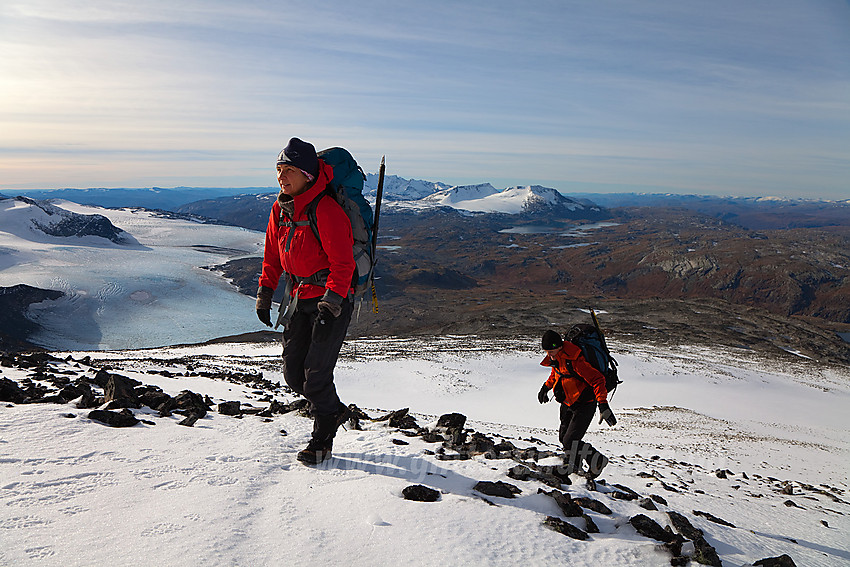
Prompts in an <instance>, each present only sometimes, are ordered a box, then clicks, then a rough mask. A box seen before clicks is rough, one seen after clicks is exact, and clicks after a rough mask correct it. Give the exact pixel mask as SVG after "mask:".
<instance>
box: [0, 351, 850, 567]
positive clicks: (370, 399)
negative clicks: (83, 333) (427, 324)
mask: <svg viewBox="0 0 850 567" xmlns="http://www.w3.org/2000/svg"><path fill="white" fill-rule="evenodd" d="M536 346H537V341H536V340H531V339H529V340H528V341H527V342H525V343H523V342H509V341H503V342H497V343H494V342H493V341H489V340H488V341H483V340H480V339H476V338H475V337H434V338H432V339H427V338H417V339H416V340H402V339H396V340H358V341H353V342H350V343H348V344H347V345H346V348H345V350H344V351H343V356H342V359H341V364H340V367H339V372H338V374H337V386H338V388H339V391H340V395H341V396H342V397H343V399H344V400H345V401H346V402H353V403H356V404H357V405H358V406H359V407H361V408H364V409H365V410H366V411H367V413H368V414H369V416H370V417H375V418H377V417H381V416H383V415H384V414H386V413H387V411H389V410H396V409H399V408H404V407H409V408H410V409H411V412H413V414H414V416H415V417H416V419H417V421H418V423H419V425H420V426H424V427H429V426H433V425H434V422H435V420H436V417H437V416H438V415H441V414H444V413H449V412H460V413H463V414H465V415H467V416H468V417H469V421H468V422H467V428H470V429H474V430H475V431H476V432H478V433H481V434H484V435H486V436H489V437H491V438H493V439H494V440H496V441H499V442H509V443H511V444H513V445H514V446H516V447H517V448H519V449H528V448H530V447H537V448H538V449H539V450H541V451H546V450H557V445H556V431H555V427H556V425H557V413H558V410H557V408H556V407H555V404H554V403H549V404H546V405H539V404H538V403H537V400H536V392H537V390H538V389H539V386H540V384H541V383H542V382H543V380H544V378H545V376H546V369H544V368H541V367H540V366H539V364H538V363H539V360H540V359H541V353H540V352H538V351H536V350H535V348H536ZM612 346H613V348H614V350H615V351H616V352H617V353H620V354H619V360H620V363H621V366H620V368H621V374H622V376H623V378H624V380H625V382H624V384H623V385H622V386H621V387H620V390H619V391H618V392H617V394H616V395H615V396H614V399H613V402H612V408H613V410H614V411H615V412H616V414H617V417H618V420H619V422H618V424H617V426H615V427H613V428H609V427H607V426H599V425H598V424H597V423H596V422H595V421H594V423H593V424H592V426H591V430H590V432H589V433H588V440H589V441H591V442H592V443H593V444H594V446H596V447H597V448H599V449H600V450H602V451H604V452H605V453H607V454H608V455H609V456H611V463H610V464H609V465H608V467H607V468H606V469H605V471H604V473H603V475H602V479H603V480H604V484H603V483H602V482H600V483H598V484H597V486H596V487H595V488H594V487H590V486H586V485H585V484H584V481H583V479H581V478H580V477H577V476H575V475H573V476H572V481H573V483H572V485H569V486H567V485H563V486H561V488H560V490H561V491H562V492H564V493H566V494H568V495H570V496H571V497H572V498H573V499H577V498H592V499H594V500H596V501H598V502H601V503H603V504H604V505H605V506H607V508H609V509H610V512H611V513H610V514H608V513H604V512H600V511H595V510H591V509H587V508H585V509H584V510H585V511H584V513H585V515H586V517H585V518H582V517H580V516H579V517H569V516H566V515H565V514H564V512H563V510H562V509H561V508H559V506H558V505H557V504H556V503H555V501H554V499H553V498H551V497H550V496H548V495H547V494H544V493H541V492H540V491H541V490H543V491H545V492H550V491H552V490H553V488H552V487H551V486H547V485H545V484H543V483H542V482H540V481H537V480H517V479H515V478H512V477H509V476H508V474H507V473H508V471H509V470H510V469H511V468H512V467H514V466H515V465H517V464H518V462H517V460H516V459H519V460H521V461H523V462H524V463H525V464H526V465H528V466H536V465H546V464H555V465H556V464H557V463H558V458H557V457H544V458H542V459H540V460H539V461H538V462H537V463H535V462H534V460H533V459H531V458H530V457H524V458H523V457H518V456H516V455H515V456H514V458H491V457H488V456H487V455H484V454H473V455H472V456H471V458H468V459H465V460H441V458H440V455H441V452H440V451H444V453H442V454H444V455H446V457H450V456H451V455H454V454H455V452H454V451H453V450H451V449H444V448H443V447H442V445H441V443H433V442H428V441H426V440H425V439H424V438H422V437H421V436H419V435H416V434H414V430H411V429H408V430H405V431H407V433H405V431H402V430H400V429H398V428H397V427H394V426H390V425H389V424H388V422H387V421H369V420H367V421H363V422H362V424H363V429H362V430H354V429H352V430H347V431H340V433H339V435H338V436H337V439H336V442H335V445H334V457H333V459H331V460H330V461H329V462H328V463H327V464H326V465H323V466H322V467H319V468H308V467H305V466H302V465H301V464H299V463H297V462H296V461H295V458H294V457H295V453H296V452H297V451H298V450H300V449H301V448H302V447H303V446H304V444H305V443H306V440H307V438H308V436H309V431H310V427H311V422H310V420H308V419H307V418H305V417H302V416H300V415H298V414H297V412H288V413H282V414H281V413H272V414H270V415H269V416H266V417H263V416H259V415H251V414H250V412H251V410H252V408H253V409H254V410H259V409H265V408H268V407H269V406H270V402H271V401H272V400H277V401H278V402H281V403H288V402H291V401H293V400H294V396H293V395H291V394H289V393H286V392H285V390H284V389H281V388H277V387H275V385H274V383H275V382H282V377H281V375H280V372H279V352H278V348H279V347H277V346H274V345H256V344H230V345H217V346H207V347H186V348H167V349H153V350H147V351H132V352H91V353H85V352H72V353H56V354H57V356H58V358H57V359H56V360H55V361H51V362H49V363H46V364H45V365H44V366H42V367H39V368H31V369H30V370H26V369H24V368H21V367H16V366H15V364H12V366H9V365H4V368H3V369H2V372H3V376H4V377H6V378H10V379H11V380H14V381H16V382H18V383H23V381H24V379H25V378H26V377H27V376H33V375H35V374H36V373H37V372H38V371H40V372H41V374H40V375H36V376H35V377H34V380H36V382H38V383H40V384H50V383H51V379H50V378H49V377H48V376H47V375H48V374H52V375H53V376H54V377H64V378H65V379H67V380H77V379H78V378H79V377H88V378H89V379H91V377H93V376H94V375H95V373H96V371H97V370H98V369H100V368H102V367H104V366H106V365H109V367H110V368H111V372H116V373H119V374H121V375H124V376H127V377H130V378H134V379H137V380H139V381H141V382H143V383H144V384H151V385H157V386H159V387H160V388H162V390H164V391H165V392H166V393H168V394H171V395H176V394H178V393H179V392H181V391H182V390H191V391H193V392H196V393H199V394H201V395H207V396H210V398H211V401H212V402H213V405H214V406H215V405H216V404H219V403H221V402H224V401H239V402H240V406H241V408H242V409H243V410H244V411H245V413H244V415H242V416H241V418H236V417H230V416H226V415H224V414H222V413H218V412H215V411H214V412H211V413H209V414H207V416H206V417H204V418H202V419H200V420H199V421H198V422H197V423H196V424H195V425H194V427H180V426H178V425H177V422H178V421H180V420H182V419H183V417H184V416H182V415H174V416H171V417H160V416H159V414H158V412H156V411H153V410H151V409H150V408H148V407H145V408H143V409H134V410H128V411H131V412H132V413H133V414H135V416H136V417H138V418H140V419H142V420H144V421H143V422H142V423H139V424H138V425H136V426H134V427H131V428H126V429H114V428H109V427H105V426H103V425H102V424H100V423H98V422H95V421H93V420H91V419H89V418H88V417H87V416H88V414H89V411H90V410H80V409H77V408H76V407H75V405H74V403H66V404H49V403H40V404H3V407H2V411H0V436H1V437H0V438H1V439H2V443H0V503H2V505H0V534H2V537H3V545H2V546H0V564H3V565H16V566H25V567H27V566H30V565H32V566H35V565H38V566H39V567H42V566H47V567H52V566H66V565H130V564H133V565H162V566H172V565H173V566H177V565H210V566H217V565H296V566H297V565H315V564H322V565H354V566H360V565H363V566H367V565H368V566H373V565H417V566H418V565H433V566H453V565H457V566H464V567H465V566H469V565H505V566H510V567H514V566H517V565H533V566H535V567H536V566H546V565H553V566H556V565H557V566H563V565H571V566H576V567H582V566H587V567H599V566H600V565H612V566H635V567H646V566H665V565H670V560H671V555H670V553H669V552H668V551H666V550H665V549H664V548H663V547H662V546H661V544H660V542H658V541H655V540H653V539H649V538H647V537H645V536H643V535H640V534H639V533H638V532H637V531H636V529H635V528H634V527H633V526H632V525H631V524H630V521H629V520H630V519H632V518H635V517H636V516H638V515H640V514H643V515H645V516H647V517H649V518H651V519H653V520H655V521H656V522H658V523H659V524H660V525H662V526H666V525H668V524H670V523H671V519H670V515H669V514H668V513H669V512H678V513H680V514H682V515H683V516H686V517H687V518H688V519H689V520H690V522H691V523H692V524H693V525H694V527H696V528H698V529H700V530H702V531H703V532H704V537H705V540H706V541H707V542H708V543H709V544H710V545H711V546H713V547H714V548H715V549H716V551H717V553H718V554H719V557H720V559H721V560H722V562H723V563H722V564H723V565H724V566H725V567H732V566H734V567H739V566H742V565H751V564H752V563H753V562H755V561H756V560H758V559H761V558H765V557H776V556H779V555H781V554H787V555H789V556H790V557H792V558H793V560H794V561H795V563H796V565H798V566H800V567H803V566H808V567H835V566H841V565H850V538H848V537H847V534H848V530H850V502H848V497H847V490H848V488H850V486H848V483H847V477H846V463H847V462H848V459H850V443H848V441H847V438H846V434H845V432H846V431H847V429H848V427H850V422H848V416H847V413H846V411H845V410H846V407H847V404H848V401H850V400H849V399H848V398H850V385H849V383H848V380H850V375H848V372H847V371H846V369H845V370H841V371H838V370H827V369H823V368H818V367H817V366H816V365H813V364H809V363H806V362H804V361H801V362H800V364H799V365H797V366H794V367H788V366H786V367H784V368H779V367H776V366H774V365H773V364H772V363H770V362H769V361H763V360H755V359H753V358H752V357H743V356H741V355H740V354H736V353H734V352H727V351H720V350H714V351H711V350H706V349H701V348H694V349H679V350H675V351H671V350H666V349H661V348H658V347H650V346H645V345H637V344H623V343H616V344H613V345H612ZM66 356H71V357H72V359H71V360H65V358H66ZM18 362H19V363H20V362H21V361H18ZM258 371H261V372H262V374H263V375H262V377H260V376H259V374H258ZM39 376H40V377H39ZM57 380H58V378H57ZM55 387H56V386H55V385H51V388H55ZM253 413H256V411H254V412H253ZM468 433H469V434H470V435H471V434H472V433H471V431H470V432H468ZM479 481H491V482H507V483H510V484H512V485H514V486H515V487H517V488H518V489H519V490H520V491H521V492H520V493H519V494H518V495H517V496H516V498H504V497H498V496H487V495H485V494H483V493H481V492H479V491H478V490H476V489H475V486H476V483H477V482H479ZM413 484H420V485H424V486H427V487H430V488H433V489H435V490H437V491H438V492H439V493H440V495H439V500H438V501H436V502H430V503H426V502H413V501H409V500H405V499H404V498H403V497H402V491H403V490H404V489H405V488H406V487H408V486H410V485H413ZM626 489H632V490H633V491H635V492H636V493H637V494H638V495H639V496H640V497H641V498H644V499H645V498H649V500H650V501H651V503H652V504H650V503H649V502H641V500H640V499H637V500H628V499H624V497H623V495H624V494H626V493H625V492H624V491H625V490H626ZM642 504H643V505H644V506H647V507H655V508H656V509H654V510H652V509H647V508H644V507H642ZM548 516H553V517H557V518H560V519H562V520H563V521H566V522H568V523H570V524H572V525H574V526H576V527H578V528H580V529H585V528H587V527H588V526H589V524H588V523H587V518H589V519H591V520H592V522H593V523H594V524H595V525H596V526H597V527H598V529H599V533H591V534H590V537H589V539H587V540H585V541H579V540H575V539H571V538H569V537H566V536H564V535H561V534H559V533H556V532H554V531H552V530H550V529H548V528H547V527H546V526H544V524H543V521H544V519H545V518H547V517H548ZM718 521H722V522H725V524H720V523H717V522H718ZM683 550H684V553H685V554H686V555H688V554H690V555H691V556H693V555H694V547H693V545H690V544H687V543H686V544H685V545H684V546H683ZM695 564H696V563H692V565H695Z"/></svg>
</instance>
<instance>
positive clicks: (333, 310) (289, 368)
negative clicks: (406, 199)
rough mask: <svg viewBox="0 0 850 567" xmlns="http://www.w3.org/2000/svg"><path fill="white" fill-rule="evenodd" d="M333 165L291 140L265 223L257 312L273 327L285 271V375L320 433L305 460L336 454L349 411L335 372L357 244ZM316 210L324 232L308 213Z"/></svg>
mask: <svg viewBox="0 0 850 567" xmlns="http://www.w3.org/2000/svg"><path fill="white" fill-rule="evenodd" d="M331 179H333V168H332V167H331V166H329V165H328V164H326V163H325V162H324V161H322V160H321V159H319V158H318V157H317V156H316V149H315V148H314V147H313V145H312V144H310V143H308V142H304V141H302V140H299V139H298V138H292V139H291V140H289V144H287V146H286V147H285V148H284V149H283V151H281V152H280V155H279V156H278V159H277V181H278V184H279V185H280V193H279V194H278V196H277V201H275V203H274V204H273V205H272V210H271V215H270V216H269V224H268V227H267V228H266V243H265V250H264V254H263V272H262V275H261V276H260V288H259V291H258V292H257V316H258V317H259V319H260V321H262V322H263V323H265V324H266V325H268V326H271V325H272V323H271V304H272V295H273V294H274V290H275V289H276V288H277V286H278V282H279V281H280V279H281V277H283V278H284V281H286V285H287V293H286V294H284V299H283V303H284V304H285V305H287V309H286V310H285V311H284V314H283V315H282V317H281V319H279V320H278V323H279V324H281V323H282V324H283V325H284V331H283V375H284V379H285V380H286V383H287V384H288V385H289V387H290V388H292V390H293V391H295V392H297V393H298V394H301V395H303V396H304V397H305V398H307V399H308V400H309V401H310V404H311V411H312V414H313V434H312V437H311V439H310V442H309V443H308V444H307V447H306V448H305V449H304V450H303V451H301V452H299V453H298V457H297V458H298V460H299V461H301V462H303V463H306V464H318V463H320V462H322V461H324V460H326V459H329V458H330V457H331V450H332V447H333V438H334V436H335V435H336V431H337V429H338V428H339V426H340V425H341V424H342V423H344V421H345V420H346V419H347V418H348V417H349V415H350V412H349V409H348V407H346V405H345V404H343V403H342V402H341V401H340V399H339V396H338V395H337V392H336V387H335V386H334V381H333V380H334V376H333V371H334V367H335V366H336V361H337V358H338V357H339V351H340V348H342V342H343V340H344V339H345V334H346V332H347V330H348V324H349V323H350V322H351V311H352V302H351V293H352V291H353V289H352V285H351V283H352V278H353V276H354V268H355V264H354V254H353V252H352V246H353V243H354V240H353V237H352V234H351V222H350V221H349V220H348V216H347V215H346V214H345V211H343V210H342V207H341V206H340V205H339V203H337V201H336V199H334V198H333V197H332V196H331V195H328V194H327V193H326V192H325V189H326V187H327V185H328V183H329V182H330V181H331ZM311 209H312V210H315V221H316V228H317V229H318V236H319V238H316V235H315V234H314V232H313V229H312V227H311V226H310V222H309V216H308V211H309V210H311Z"/></svg>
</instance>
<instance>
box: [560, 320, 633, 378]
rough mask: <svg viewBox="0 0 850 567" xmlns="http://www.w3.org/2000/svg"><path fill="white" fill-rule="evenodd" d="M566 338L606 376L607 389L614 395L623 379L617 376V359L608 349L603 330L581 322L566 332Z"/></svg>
mask: <svg viewBox="0 0 850 567" xmlns="http://www.w3.org/2000/svg"><path fill="white" fill-rule="evenodd" d="M564 340H566V341H569V342H571V343H573V344H574V345H576V346H577V347H579V348H580V349H581V353H582V355H583V356H584V359H585V360H587V362H589V363H590V365H591V366H593V367H594V368H595V369H597V370H598V371H600V372H601V373H602V374H603V375H604V376H605V389H606V390H608V394H609V395H612V394H613V392H614V390H616V389H617V386H618V385H619V384H621V383H622V380H620V379H619V377H618V376H617V361H616V360H614V357H612V356H611V353H610V352H609V351H608V345H607V344H606V343H605V337H604V336H603V335H602V332H601V331H600V330H599V329H598V328H597V327H596V326H595V325H587V324H584V323H579V324H578V325H573V326H572V327H571V328H570V330H569V331H567V332H566V334H565V335H564Z"/></svg>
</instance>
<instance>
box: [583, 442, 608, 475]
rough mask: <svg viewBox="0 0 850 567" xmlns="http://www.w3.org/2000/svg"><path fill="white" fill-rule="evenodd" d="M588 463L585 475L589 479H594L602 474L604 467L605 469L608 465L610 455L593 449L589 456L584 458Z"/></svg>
mask: <svg viewBox="0 0 850 567" xmlns="http://www.w3.org/2000/svg"><path fill="white" fill-rule="evenodd" d="M584 460H585V462H586V463H587V472H586V473H585V475H584V476H585V477H587V478H589V479H594V478H596V477H598V476H599V475H600V474H602V469H604V468H605V467H606V466H607V465H608V457H606V456H605V455H603V454H602V453H600V452H599V451H597V450H596V449H594V450H593V452H591V453H590V454H589V455H588V456H587V457H585V458H584Z"/></svg>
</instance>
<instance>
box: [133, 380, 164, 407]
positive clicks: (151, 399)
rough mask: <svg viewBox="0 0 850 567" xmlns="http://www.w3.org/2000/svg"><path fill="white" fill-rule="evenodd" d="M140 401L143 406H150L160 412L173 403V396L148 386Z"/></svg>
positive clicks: (140, 395)
mask: <svg viewBox="0 0 850 567" xmlns="http://www.w3.org/2000/svg"><path fill="white" fill-rule="evenodd" d="M138 399H139V403H141V404H142V405H145V406H148V407H149V408H151V409H153V410H159V409H160V408H161V407H162V406H164V405H166V404H168V403H169V402H170V401H171V396H169V395H168V394H166V393H165V392H163V391H162V390H160V389H159V388H156V387H154V386H148V387H147V388H146V389H145V391H144V392H142V393H140V394H139V397H138Z"/></svg>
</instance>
